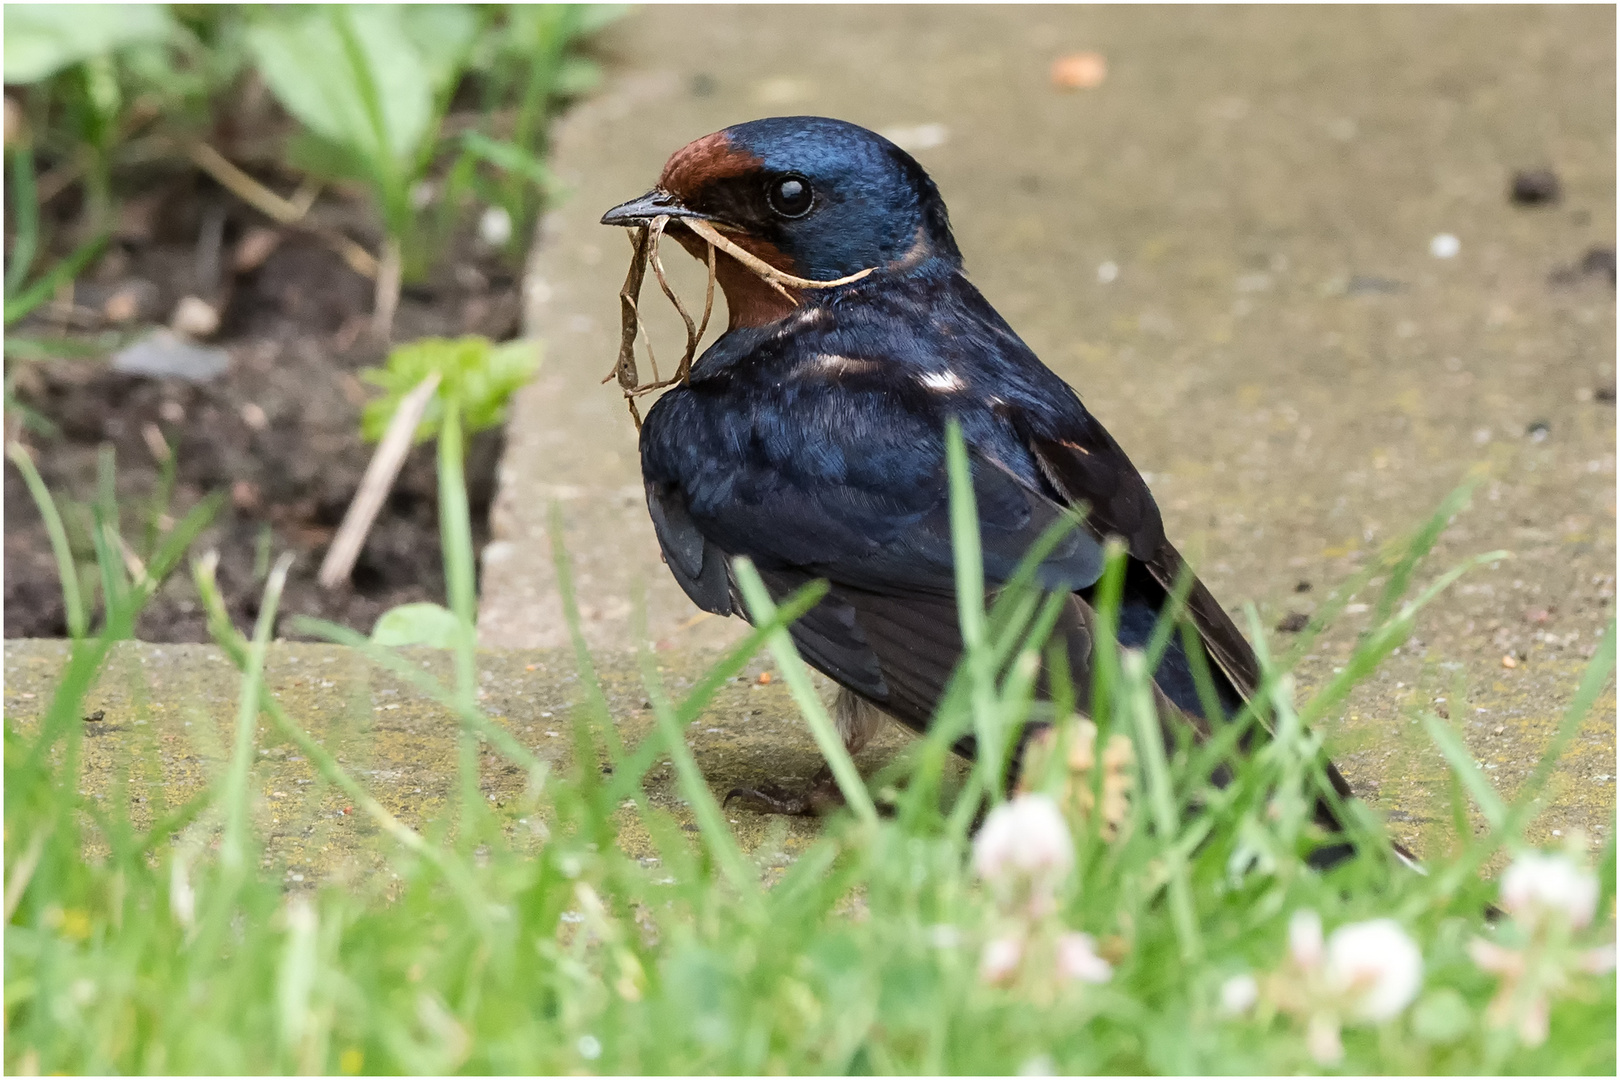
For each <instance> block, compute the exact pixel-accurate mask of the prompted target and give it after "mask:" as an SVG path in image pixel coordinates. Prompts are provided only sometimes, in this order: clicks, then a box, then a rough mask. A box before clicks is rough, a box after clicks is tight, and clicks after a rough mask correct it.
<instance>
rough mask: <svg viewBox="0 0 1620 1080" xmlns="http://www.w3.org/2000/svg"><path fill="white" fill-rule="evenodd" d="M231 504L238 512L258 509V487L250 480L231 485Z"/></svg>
mask: <svg viewBox="0 0 1620 1080" xmlns="http://www.w3.org/2000/svg"><path fill="white" fill-rule="evenodd" d="M231 504H232V505H233V506H235V507H236V508H237V509H238V510H257V509H258V508H259V485H258V484H255V483H254V482H253V481H251V480H238V481H236V482H235V483H234V484H232V485H231Z"/></svg>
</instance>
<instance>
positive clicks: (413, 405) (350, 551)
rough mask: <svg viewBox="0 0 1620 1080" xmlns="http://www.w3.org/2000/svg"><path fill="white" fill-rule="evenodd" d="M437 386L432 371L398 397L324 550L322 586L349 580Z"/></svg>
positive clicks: (334, 586)
mask: <svg viewBox="0 0 1620 1080" xmlns="http://www.w3.org/2000/svg"><path fill="white" fill-rule="evenodd" d="M438 388H439V373H438V372H437V371H435V372H433V374H431V375H429V376H428V377H427V378H425V379H423V380H422V381H421V382H419V383H417V384H416V389H414V390H412V391H411V392H410V393H409V394H406V395H405V396H404V397H403V398H401V399H400V402H399V406H398V407H397V408H395V409H394V418H393V419H392V420H390V421H388V430H387V431H385V432H383V437H382V441H381V442H380V443H378V444H377V452H376V453H374V454H372V455H371V464H369V465H367V466H366V474H365V475H364V476H363V477H361V478H360V489H359V490H358V491H356V492H355V493H354V501H353V502H351V503H350V504H349V509H348V511H347V512H346V513H345V514H344V515H343V524H342V525H339V526H338V531H337V536H335V537H333V539H332V546H331V547H329V548H327V549H326V558H325V559H324V560H322V562H321V572H320V583H321V586H322V587H323V588H327V589H335V588H337V587H338V586H339V585H341V584H343V583H344V582H345V581H347V580H348V579H349V574H350V572H351V571H353V570H354V561H355V560H356V559H358V558H359V557H360V549H361V547H363V546H364V545H365V542H366V534H367V533H369V532H371V525H372V522H374V521H376V520H377V512H378V511H380V510H381V509H382V506H383V500H385V499H387V498H388V492H389V489H390V488H392V487H393V486H394V481H395V479H397V478H398V477H399V470H400V467H401V466H402V465H404V464H405V455H406V454H409V453H410V451H411V441H412V436H414V435H415V434H416V425H418V424H420V423H421V422H422V414H423V413H425V412H427V407H428V403H429V402H430V401H432V400H433V392H434V391H435V390H437V389H438Z"/></svg>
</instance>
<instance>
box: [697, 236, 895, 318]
mask: <svg viewBox="0 0 1620 1080" xmlns="http://www.w3.org/2000/svg"><path fill="white" fill-rule="evenodd" d="M681 224H682V225H685V226H686V227H687V228H688V229H691V230H692V231H693V232H695V233H697V234H698V235H699V236H701V237H703V239H705V240H707V241H708V242H709V243H711V244H713V245H714V246H715V247H717V248H719V249H720V250H721V251H723V252H725V253H726V254H727V255H730V256H731V257H732V258H733V259H736V260H737V261H738V262H740V263H742V264H743V265H744V266H746V267H748V269H750V270H752V271H753V272H754V273H756V274H758V275H759V276H760V277H761V278H763V279H764V280H765V282H766V283H767V284H770V285H774V286H776V288H777V291H779V292H781V294H782V295H783V296H787V298H788V299H789V300H792V299H793V297H792V296H789V295H788V292H787V290H786V289H784V288H782V286H784V285H789V286H792V287H793V288H795V289H836V288H837V287H838V286H840V285H849V284H853V283H854V282H857V281H859V280H861V278H863V277H865V276H866V275H867V274H870V273H871V272H872V271H873V270H876V269H877V267H875V266H868V267H867V268H866V269H865V270H857V271H855V273H853V274H850V275H849V276H848V277H841V278H834V279H833V280H832V281H813V280H811V279H810V278H802V277H794V276H793V275H792V274H789V273H787V272H786V271H784V270H778V269H777V268H776V267H774V266H772V265H771V264H770V263H768V262H766V261H765V260H764V259H761V258H760V257H759V256H758V255H753V254H750V253H749V252H747V251H744V250H743V249H742V248H740V247H738V246H737V245H736V244H734V243H732V242H731V241H730V240H728V239H726V238H725V236H724V235H722V234H721V232H720V230H718V229H716V228H715V227H714V226H713V225H711V224H710V223H709V222H707V221H704V220H703V219H702V218H682V219H681ZM795 302H797V301H795Z"/></svg>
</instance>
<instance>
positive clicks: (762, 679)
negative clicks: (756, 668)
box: [759, 671, 771, 686]
mask: <svg viewBox="0 0 1620 1080" xmlns="http://www.w3.org/2000/svg"><path fill="white" fill-rule="evenodd" d="M759 685H761V686H769V685H771V673H770V672H768V671H762V672H760V673H759Z"/></svg>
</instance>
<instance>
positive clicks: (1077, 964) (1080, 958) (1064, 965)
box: [1057, 930, 1114, 983]
mask: <svg viewBox="0 0 1620 1080" xmlns="http://www.w3.org/2000/svg"><path fill="white" fill-rule="evenodd" d="M1057 969H1058V974H1059V975H1060V976H1062V977H1063V978H1065V979H1071V980H1078V981H1080V982H1088V983H1105V982H1107V981H1108V980H1109V979H1111V978H1113V977H1114V966H1113V965H1112V964H1110V963H1109V962H1108V961H1106V960H1104V959H1103V958H1102V957H1100V956H1098V955H1097V939H1096V938H1094V937H1092V936H1091V935H1090V934H1085V933H1081V932H1080V931H1078V930H1071V931H1069V932H1068V933H1066V934H1063V935H1062V936H1061V937H1059V938H1058V940H1057Z"/></svg>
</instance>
